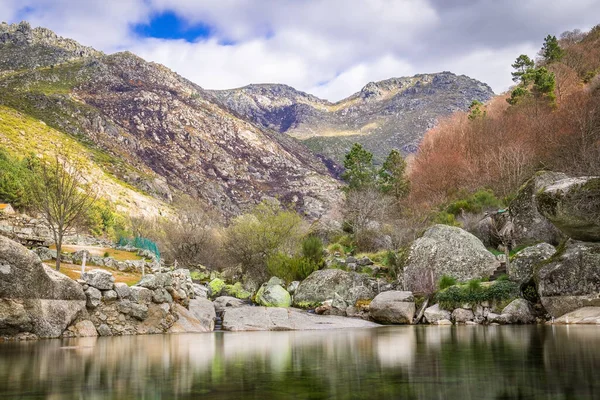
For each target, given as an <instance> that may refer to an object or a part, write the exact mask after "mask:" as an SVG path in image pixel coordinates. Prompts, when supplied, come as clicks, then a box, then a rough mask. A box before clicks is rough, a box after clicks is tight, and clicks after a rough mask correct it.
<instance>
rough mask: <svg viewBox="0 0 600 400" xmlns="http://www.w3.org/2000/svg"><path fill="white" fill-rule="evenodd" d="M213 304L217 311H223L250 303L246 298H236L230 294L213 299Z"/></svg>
mask: <svg viewBox="0 0 600 400" xmlns="http://www.w3.org/2000/svg"><path fill="white" fill-rule="evenodd" d="M213 304H214V306H215V311H216V312H217V313H222V312H223V311H225V310H226V309H229V308H237V307H243V306H247V305H248V303H247V302H245V301H244V300H240V299H236V298H235V297H230V296H220V297H217V298H216V299H215V301H213Z"/></svg>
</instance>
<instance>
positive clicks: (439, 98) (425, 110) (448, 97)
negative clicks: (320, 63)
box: [210, 72, 494, 163]
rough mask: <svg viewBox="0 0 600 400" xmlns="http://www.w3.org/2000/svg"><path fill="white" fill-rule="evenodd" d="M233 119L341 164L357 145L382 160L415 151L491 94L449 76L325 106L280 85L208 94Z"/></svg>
mask: <svg viewBox="0 0 600 400" xmlns="http://www.w3.org/2000/svg"><path fill="white" fill-rule="evenodd" d="M210 93H211V94H213V95H214V97H215V101H217V102H219V103H221V104H222V105H223V106H224V107H226V108H227V109H229V110H231V111H233V112H234V113H236V114H237V115H240V116H242V117H244V118H247V119H249V120H252V121H254V122H256V123H258V124H260V125H262V126H264V127H266V128H269V129H273V130H275V131H277V132H280V133H286V134H288V135H290V136H292V137H295V138H297V139H299V140H301V141H303V143H304V144H306V145H307V146H308V147H310V148H311V149H312V150H313V151H314V152H315V153H316V154H319V155H321V156H324V157H327V158H332V159H334V160H336V161H337V162H338V163H341V162H342V161H343V157H344V155H345V154H346V153H347V152H348V150H349V149H350V147H351V146H352V144H353V143H355V142H359V143H361V144H363V145H364V146H365V147H366V148H367V149H369V150H370V151H371V152H373V153H374V155H375V158H376V159H378V160H379V161H381V160H382V159H383V158H385V156H386V155H387V154H388V153H389V151H390V149H392V148H396V149H400V150H402V151H403V153H404V154H408V153H412V152H414V151H416V149H417V147H418V145H419V143H420V141H421V139H422V138H423V135H424V133H425V132H426V131H427V130H428V129H430V128H432V127H433V126H434V125H435V123H436V121H437V119H438V118H439V117H440V116H444V115H448V114H451V113H453V112H455V111H459V110H466V109H468V107H469V105H470V104H471V102H472V101H473V100H479V101H481V102H485V101H487V100H489V99H490V98H491V97H492V96H493V95H494V93H493V91H492V89H491V88H490V87H489V86H488V85H486V84H484V83H481V82H479V81H477V80H475V79H471V78H469V77H467V76H464V75H460V76H459V75H455V74H453V73H450V72H441V73H437V74H422V75H415V76H413V77H408V78H392V79H388V80H384V81H381V82H371V83H369V84H367V85H366V86H365V87H364V88H363V89H362V90H361V91H360V92H358V93H355V94H353V95H352V96H350V97H348V98H346V99H344V100H341V101H339V102H337V103H330V102H328V101H326V100H321V99H319V98H317V97H315V96H312V95H309V94H306V93H303V92H300V91H297V90H295V89H294V88H291V87H289V86H285V85H249V86H245V87H242V88H239V89H232V90H219V91H211V92H210Z"/></svg>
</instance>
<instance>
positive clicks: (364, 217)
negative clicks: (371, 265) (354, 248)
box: [344, 187, 392, 249]
mask: <svg viewBox="0 0 600 400" xmlns="http://www.w3.org/2000/svg"><path fill="white" fill-rule="evenodd" d="M391 205H392V198H391V197H390V196H386V195H384V194H382V193H381V192H380V191H379V190H377V188H374V187H367V188H363V189H360V190H351V191H349V192H348V193H347V195H346V204H345V210H344V221H345V223H346V224H347V225H348V226H349V227H350V228H351V229H352V232H353V233H354V239H355V241H356V243H357V244H358V246H359V247H360V248H362V249H366V248H369V247H372V244H373V239H374V237H375V236H376V233H377V232H374V231H377V230H381V223H382V221H383V220H384V219H385V217H386V216H387V215H388V212H389V210H390V208H391Z"/></svg>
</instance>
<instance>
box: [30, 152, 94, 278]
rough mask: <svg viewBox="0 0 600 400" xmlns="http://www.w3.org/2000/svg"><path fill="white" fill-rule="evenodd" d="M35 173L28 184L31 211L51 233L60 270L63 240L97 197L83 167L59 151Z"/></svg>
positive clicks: (81, 220)
mask: <svg viewBox="0 0 600 400" xmlns="http://www.w3.org/2000/svg"><path fill="white" fill-rule="evenodd" d="M38 172H39V173H38V174H37V176H36V178H37V179H35V180H34V181H33V182H32V183H31V194H32V198H33V209H34V211H36V212H38V213H39V214H41V216H42V218H43V219H44V221H45V222H46V224H47V225H48V227H49V228H50V230H51V231H52V235H53V236H54V242H55V244H56V253H57V254H56V270H57V271H59V270H60V261H61V256H60V254H61V250H62V244H63V237H64V235H65V234H66V233H67V232H69V231H70V230H71V229H74V228H75V227H76V226H78V225H79V224H81V223H82V222H83V220H84V217H85V215H86V212H87V211H88V210H89V208H90V207H91V206H92V205H93V204H94V202H95V201H96V196H97V194H96V191H95V190H94V189H93V187H92V185H90V183H89V181H88V180H87V179H86V177H85V176H84V170H83V168H82V165H81V164H78V163H77V162H73V161H70V160H69V159H68V158H67V157H66V156H65V155H64V154H61V153H59V152H56V153H55V154H54V157H53V158H52V159H51V160H48V161H42V162H41V163H40V165H39V171H38Z"/></svg>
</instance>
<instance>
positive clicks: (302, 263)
mask: <svg viewBox="0 0 600 400" xmlns="http://www.w3.org/2000/svg"><path fill="white" fill-rule="evenodd" d="M318 269H319V265H318V264H315V263H314V262H313V261H312V260H310V259H308V258H306V257H290V256H288V255H287V254H284V253H276V254H274V255H272V256H271V257H269V258H268V259H267V271H268V272H269V274H270V275H271V276H276V277H278V278H281V279H283V280H284V281H286V282H292V281H301V280H304V279H306V278H307V277H308V276H309V275H310V274H312V273H313V272H314V271H316V270H318Z"/></svg>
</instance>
